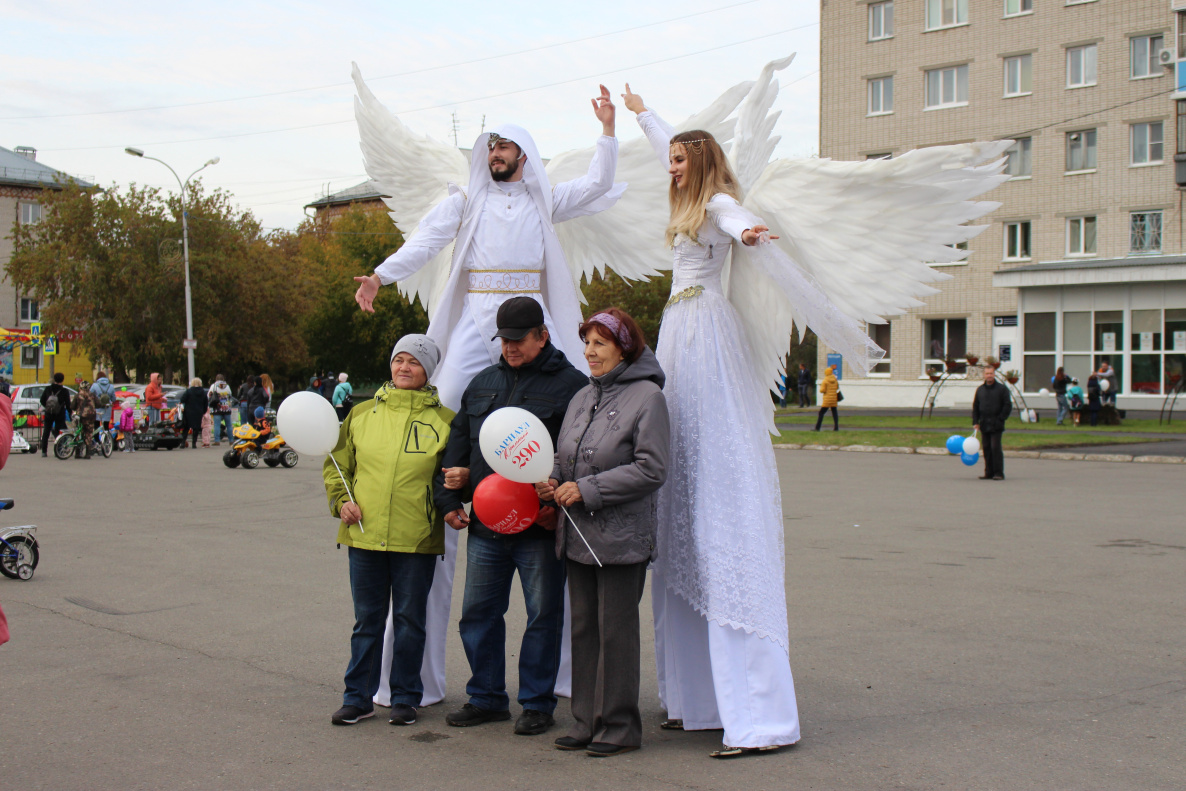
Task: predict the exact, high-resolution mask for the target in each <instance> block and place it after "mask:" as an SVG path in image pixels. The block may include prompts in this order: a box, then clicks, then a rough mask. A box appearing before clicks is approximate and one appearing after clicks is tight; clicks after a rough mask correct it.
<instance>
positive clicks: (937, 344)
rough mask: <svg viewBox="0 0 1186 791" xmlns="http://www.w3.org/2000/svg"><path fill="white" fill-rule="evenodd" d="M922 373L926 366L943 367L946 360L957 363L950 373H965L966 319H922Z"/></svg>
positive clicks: (966, 351) (966, 349)
mask: <svg viewBox="0 0 1186 791" xmlns="http://www.w3.org/2000/svg"><path fill="white" fill-rule="evenodd" d="M923 343H924V344H926V345H925V347H924V348H923V352H922V356H923V358H924V359H923V361H922V362H923V373H924V374H925V373H926V372H927V371H926V369H928V368H939V369H940V370H942V369H943V366H944V363H945V362H946V360H948V359H951V360H953V361H955V362H956V363H958V364H957V365H955V366H953V367H952V369H951V373H957V374H962V373H967V370H968V369H967V365H966V363H967V354H968V320H967V319H927V320H924V321H923Z"/></svg>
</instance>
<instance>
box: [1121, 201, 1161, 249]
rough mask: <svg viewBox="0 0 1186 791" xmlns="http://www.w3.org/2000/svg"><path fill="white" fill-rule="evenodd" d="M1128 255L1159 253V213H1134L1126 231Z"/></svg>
mask: <svg viewBox="0 0 1186 791" xmlns="http://www.w3.org/2000/svg"><path fill="white" fill-rule="evenodd" d="M1128 239H1129V241H1128V250H1129V252H1130V253H1160V252H1161V212H1159V211H1134V212H1133V213H1132V215H1131V219H1130V222H1129V231H1128Z"/></svg>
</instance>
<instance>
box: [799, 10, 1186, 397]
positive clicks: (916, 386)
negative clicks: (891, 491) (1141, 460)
mask: <svg viewBox="0 0 1186 791" xmlns="http://www.w3.org/2000/svg"><path fill="white" fill-rule="evenodd" d="M820 34H821V37H822V46H821V65H820V83H821V112H820V155H821V156H824V157H831V158H834V159H842V160H859V159H871V158H877V157H885V156H899V155H901V154H902V153H904V152H906V151H909V150H910V149H913V148H920V147H925V146H933V145H944V144H951V143H961V142H967V141H972V140H992V139H1012V140H1015V141H1016V142H1015V144H1014V145H1013V147H1012V148H1011V149H1010V152H1009V159H1008V171H1007V172H1008V173H1009V174H1011V175H1012V179H1011V180H1010V181H1009V182H1007V183H1005V184H1004V185H1002V186H1001V187H999V188H998V189H997V190H996V191H995V192H993V193H991V194H990V195H988V196H987V197H988V198H990V199H993V200H997V201H1000V202H1001V203H1002V206H1001V207H1000V208H999V209H998V210H997V211H995V212H994V213H992V214H991V215H989V216H988V217H986V218H984V220H982V221H981V223H982V224H986V225H987V226H988V227H987V229H986V230H985V231H984V232H983V233H981V234H980V235H979V236H977V237H976V238H975V239H973V240H972V241H971V242H969V243H968V246H969V253H968V257H967V259H966V260H965V261H962V262H959V263H956V264H947V265H944V267H943V270H944V271H946V272H947V273H949V274H951V275H952V279H951V280H948V281H946V282H944V283H941V284H939V285H940V288H941V291H942V293H940V294H937V295H934V296H932V297H929V298H927V299H926V302H927V304H926V306H925V307H922V308H917V309H914V310H911V311H910V312H908V313H907V314H905V315H902V316H895V317H892V319H891V321H890V324H889V326H888V327H870V333H871V334H872V335H873V337H874V338H875V340H876V341H877V342H878V343H879V344H880V345H881V346H882V347H883V348H885V349H886V350H887V352H888V354H887V360H888V362H886V363H884V364H883V365H881V366H879V367H878V370H877V371H876V372H875V373H874V375H873V376H872V377H871V378H869V379H864V380H862V379H858V378H855V377H851V375H850V377H849V379H848V381H845V383H844V392H845V396H846V404H848V403H851V404H854V405H887V406H888V405H894V406H919V405H921V403H922V400H923V397H924V394H925V393H926V390H927V388H928V387H929V385H930V379H929V377H928V369H933V368H936V367H941V366H942V365H943V360H944V358H954V359H956V360H957V361H964V360H965V358H966V356H967V355H968V354H975V355H978V356H979V357H981V358H983V357H985V356H988V355H994V356H997V357H999V358H1000V359H1001V360H1002V366H1003V368H1005V369H1007V370H1016V371H1017V372H1018V374H1019V376H1020V381H1019V386H1020V387H1021V388H1022V389H1023V390H1024V391H1025V392H1026V393H1027V398H1028V397H1029V394H1036V393H1037V391H1039V390H1040V389H1042V388H1046V387H1048V386H1049V382H1050V377H1051V376H1052V375H1053V373H1054V371H1055V369H1056V368H1057V367H1058V366H1064V367H1065V368H1066V370H1067V372H1068V373H1069V374H1071V375H1074V376H1078V377H1079V378H1080V379H1082V380H1083V381H1084V382H1085V381H1086V376H1087V375H1088V374H1089V372H1090V371H1091V370H1092V369H1093V368H1098V366H1099V364H1100V363H1101V362H1103V361H1105V360H1106V361H1108V362H1110V363H1111V364H1112V366H1113V367H1114V368H1115V369H1116V371H1117V374H1118V377H1119V382H1120V390H1119V392H1120V399H1119V402H1120V406H1128V407H1130V408H1134V407H1144V408H1156V407H1157V406H1159V405H1160V403H1161V400H1162V399H1163V398H1164V395H1163V394H1164V393H1165V392H1167V390H1168V389H1171V388H1173V387H1174V386H1176V385H1177V384H1178V383H1179V382H1181V380H1182V377H1183V372H1184V369H1186V254H1184V253H1186V246H1184V243H1183V217H1182V208H1183V203H1182V193H1181V191H1180V190H1179V184H1178V181H1182V182H1186V161H1184V162H1183V163H1182V164H1181V166H1179V169H1180V170H1181V171H1182V176H1181V178H1176V174H1175V164H1174V158H1175V157H1174V155H1175V151H1176V152H1179V158H1180V159H1182V160H1186V68H1184V67H1186V63H1183V61H1186V0H882V1H881V2H877V1H876V0H870V1H868V2H866V1H865V0H822V2H821V30H820ZM1179 80H1181V86H1182V87H1180V85H1179ZM869 243H870V244H876V240H875V239H870V240H869ZM827 351H828V350H826V349H821V354H820V358H821V363H823V362H824V361H825V360H826V356H825V355H826V354H827ZM957 370H959V371H964V372H966V376H967V379H966V380H965V381H962V382H955V383H952V384H951V385H950V386H947V387H945V388H944V391H943V398H942V399H941V400H940V401H939V402H938V403H939V405H941V406H942V405H960V404H966V403H969V402H970V400H971V395H972V392H973V388H974V386H975V385H976V384H978V382H977V381H974V380H976V379H978V372H977V371H976V370H975V369H966V368H964V367H962V366H961V367H960V368H958V369H957ZM846 373H848V371H847V370H846ZM1035 401H1036V403H1037V404H1039V405H1047V406H1049V405H1052V404H1053V400H1052V399H1050V400H1049V404H1046V403H1045V401H1044V400H1043V399H1041V398H1038V399H1035Z"/></svg>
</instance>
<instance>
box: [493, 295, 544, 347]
mask: <svg viewBox="0 0 1186 791" xmlns="http://www.w3.org/2000/svg"><path fill="white" fill-rule="evenodd" d="M496 323H497V325H498V332H496V333H494V338H491V339H490V340H494V339H495V338H506V339H507V340H508V341H521V340H523V338H525V337H526V336H527V333H529V332H531V331H532V330H534V329H535V328H536V327H539V326H541V325H543V323H544V309H543V307H542V306H540V304H539V303H538V302H536V301H535V300H534V299H532V298H531V297H511V298H510V299H508V300H507V301H506V302H504V303H502V304H501V305H499V306H498V317H497V319H496Z"/></svg>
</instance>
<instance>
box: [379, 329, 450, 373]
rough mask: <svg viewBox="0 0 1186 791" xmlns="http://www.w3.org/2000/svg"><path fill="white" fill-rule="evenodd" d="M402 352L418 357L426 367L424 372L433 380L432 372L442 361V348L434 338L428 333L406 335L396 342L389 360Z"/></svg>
mask: <svg viewBox="0 0 1186 791" xmlns="http://www.w3.org/2000/svg"><path fill="white" fill-rule="evenodd" d="M400 352H407V353H408V354H410V355H412V356H413V357H415V358H416V360H417V361H418V362H419V363H420V365H421V366H423V367H424V373H426V374H428V378H429V380H430V381H431V380H432V374H433V372H434V371H436V369H437V363H439V362H440V361H441V350H440V349H439V348H438V347H437V345H436V343H435V342H434V341H433V339H432V338H430V337H428V336H427V335H405V336H404V337H402V338H400V339H399V340H398V341H396V343H395V348H393V349H392V350H391V357H390V358H388V360H387V362H389V363H390V362H391V361H392V360H394V359H395V355H397V354H399V353H400Z"/></svg>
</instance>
